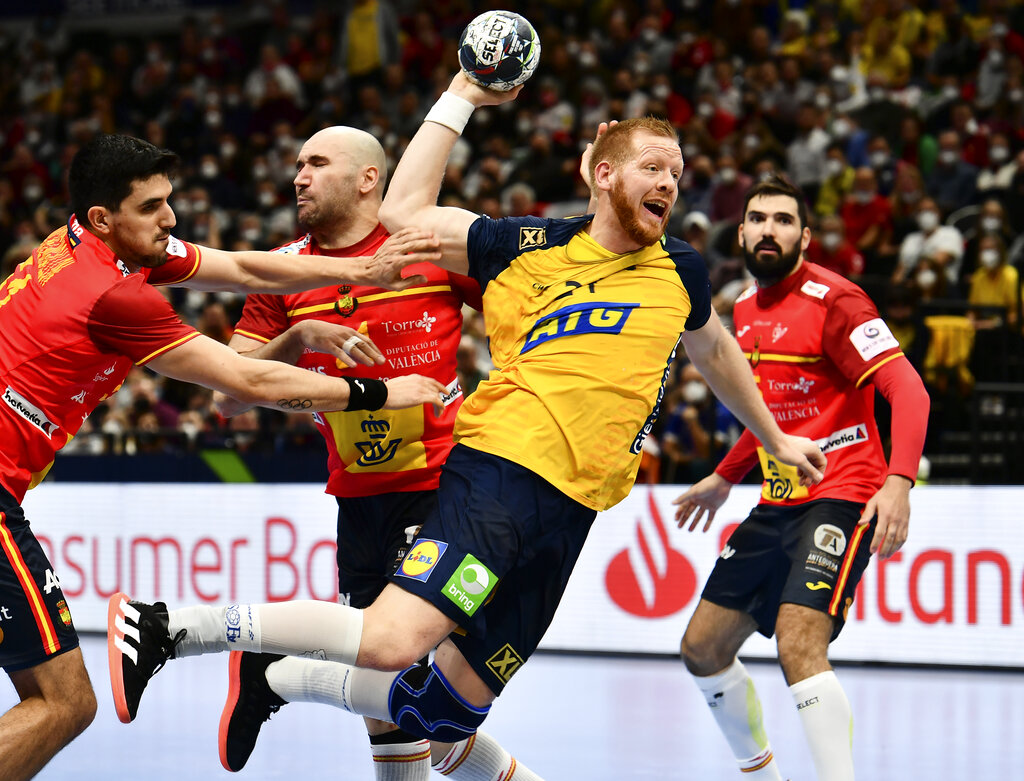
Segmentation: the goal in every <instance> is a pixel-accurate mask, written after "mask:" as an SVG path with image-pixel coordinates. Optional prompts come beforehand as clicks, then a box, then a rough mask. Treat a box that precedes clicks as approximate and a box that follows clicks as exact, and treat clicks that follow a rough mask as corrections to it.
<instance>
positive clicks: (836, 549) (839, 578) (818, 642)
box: [775, 499, 874, 781]
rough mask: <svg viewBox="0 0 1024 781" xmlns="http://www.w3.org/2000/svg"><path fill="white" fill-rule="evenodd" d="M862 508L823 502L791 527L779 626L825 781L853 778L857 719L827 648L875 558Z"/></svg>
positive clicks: (786, 666)
mask: <svg viewBox="0 0 1024 781" xmlns="http://www.w3.org/2000/svg"><path fill="white" fill-rule="evenodd" d="M860 512H861V506H860V505H858V504H855V503H853V502H844V501H840V500H833V499H822V500H818V501H815V502H811V503H809V504H808V505H805V509H804V514H803V517H802V519H801V520H800V525H799V527H795V526H794V527H793V534H799V539H796V538H793V539H792V540H791V544H789V545H787V548H788V549H789V550H790V551H791V553H790V557H791V561H792V567H791V570H790V574H789V577H788V579H787V582H786V585H785V587H784V589H783V593H782V595H781V597H780V606H779V612H778V617H777V620H776V625H775V633H776V637H777V643H778V649H779V662H780V664H781V665H782V670H783V673H784V674H785V676H786V682H787V683H789V685H790V692H791V693H792V694H793V699H794V701H795V702H796V707H797V712H798V713H799V715H800V721H801V723H802V724H803V727H804V732H805V734H806V735H807V740H808V743H809V745H810V749H811V756H812V757H813V759H814V766H815V769H816V771H817V775H818V778H819V779H822V780H826V779H827V781H848V780H849V779H852V778H853V777H854V767H853V747H852V743H853V713H852V710H851V708H850V703H849V701H848V700H847V698H846V694H845V693H844V692H843V689H842V686H841V685H840V683H839V679H838V678H837V677H836V674H835V673H834V672H833V670H832V667H831V665H830V664H829V661H828V645H829V643H830V642H831V641H832V640H834V639H835V638H836V637H837V636H838V635H839V633H840V631H841V630H842V628H843V625H844V623H845V618H846V611H847V610H848V609H849V607H850V605H851V604H852V602H853V597H854V594H855V592H856V588H857V583H858V582H859V581H860V577H861V575H862V574H863V572H864V568H865V567H866V566H867V563H868V560H869V559H870V551H869V541H870V540H871V537H872V535H873V533H874V522H872V523H871V524H869V525H867V526H858V525H857V521H858V520H859V518H860Z"/></svg>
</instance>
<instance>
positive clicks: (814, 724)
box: [789, 670, 853, 781]
mask: <svg viewBox="0 0 1024 781" xmlns="http://www.w3.org/2000/svg"><path fill="white" fill-rule="evenodd" d="M789 690H790V691H791V692H792V693H793V699H794V700H795V701H796V709H797V712H798V713H799V714H800V721H801V722H803V725H804V732H805V733H806V734H807V742H808V743H810V746H811V756H812V757H813V758H814V767H815V769H816V770H817V771H818V781H853V711H852V710H850V701H849V700H847V699H846V694H845V692H843V687H842V686H841V685H840V684H839V679H838V678H836V674H835V673H834V672H832V671H831V670H829V671H828V672H824V673H818V674H817V675H812V676H811V677H810V678H805V679H804V680H802V681H798V682H797V683H794V684H793V685H792V686H790V687H789Z"/></svg>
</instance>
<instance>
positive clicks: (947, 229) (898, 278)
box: [893, 198, 964, 285]
mask: <svg viewBox="0 0 1024 781" xmlns="http://www.w3.org/2000/svg"><path fill="white" fill-rule="evenodd" d="M917 225H918V228H919V230H917V231H915V232H913V233H911V234H910V235H909V236H907V238H905V239H904V240H903V243H902V244H901V245H900V256H899V263H898V265H897V266H896V270H895V272H894V273H893V282H902V281H903V280H904V279H906V278H907V277H908V276H910V275H911V274H913V273H914V272H915V271H916V270H917V269H918V267H919V266H920V265H921V262H922V261H923V260H926V259H927V260H929V261H931V263H932V264H934V268H936V269H938V270H940V271H941V272H942V275H943V276H944V277H945V280H946V283H947V284H949V285H956V284H957V281H958V280H959V278H960V264H961V263H962V262H963V255H964V237H963V234H961V233H960V231H958V230H957V229H956V228H954V227H952V226H950V225H943V224H942V223H941V222H940V213H939V206H938V204H937V203H936V202H935V199H933V198H922V199H921V201H920V202H919V203H918V205H917Z"/></svg>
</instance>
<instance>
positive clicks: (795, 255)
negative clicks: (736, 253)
mask: <svg viewBox="0 0 1024 781" xmlns="http://www.w3.org/2000/svg"><path fill="white" fill-rule="evenodd" d="M758 246H759V247H761V248H765V247H768V246H771V248H772V249H774V250H775V251H776V252H778V253H779V254H778V255H777V256H776V257H775V259H774V260H759V259H758V257H757V248H756V247H755V248H754V251H753V252H751V251H750V250H748V249H747V248H746V246H744V247H743V262H744V263H745V264H746V266H747V271H749V272H750V273H751V274H752V275H753V277H754V279H756V280H757V284H758V285H759V286H760V287H768V286H770V285H774V284H775V283H776V282H780V281H782V280H783V279H785V278H786V276H787V275H788V274H789V272H791V271H792V270H793V269H794V267H795V266H796V264H797V263H798V262H799V261H800V252H801V248H800V244H799V243H797V244H796V246H794V247H793V249H792V250H790V251H789V252H782V247H780V246H779V245H778V244H776V243H775V242H773V241H770V242H769V241H761V242H760V243H759V244H758Z"/></svg>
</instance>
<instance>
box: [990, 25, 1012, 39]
mask: <svg viewBox="0 0 1024 781" xmlns="http://www.w3.org/2000/svg"><path fill="white" fill-rule="evenodd" d="M1008 32H1010V28H1009V27H1007V26H1006V25H1005V24H1003V23H1002V22H996V23H995V24H993V25H992V26H991V27H989V28H988V34H989V35H991V36H992V37H993V38H1005V37H1006V34H1007V33H1008Z"/></svg>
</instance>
